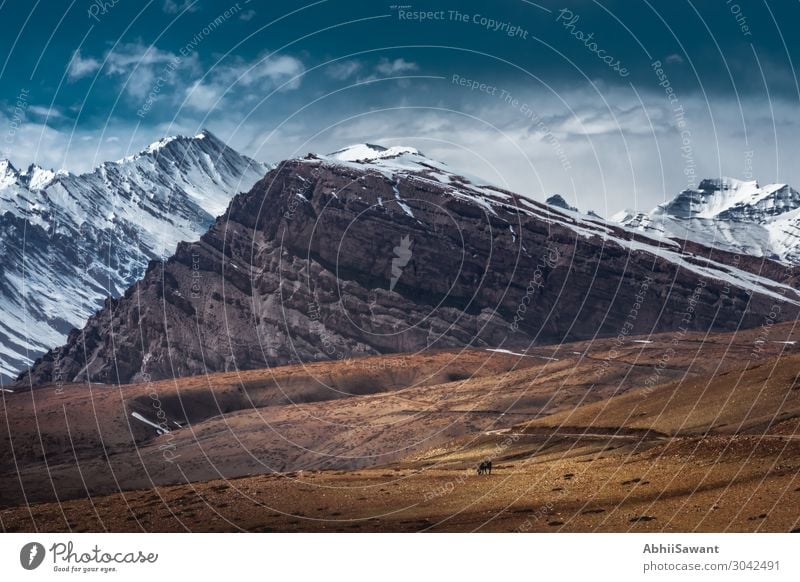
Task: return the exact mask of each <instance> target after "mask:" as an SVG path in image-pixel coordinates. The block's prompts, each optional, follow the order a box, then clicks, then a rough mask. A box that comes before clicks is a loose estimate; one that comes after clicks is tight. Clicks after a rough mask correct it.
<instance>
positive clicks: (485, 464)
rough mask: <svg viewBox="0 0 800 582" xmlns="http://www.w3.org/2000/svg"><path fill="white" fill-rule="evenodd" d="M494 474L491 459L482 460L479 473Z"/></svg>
mask: <svg viewBox="0 0 800 582" xmlns="http://www.w3.org/2000/svg"><path fill="white" fill-rule="evenodd" d="M491 474H492V462H491V461H481V462H480V464H479V465H478V475H491Z"/></svg>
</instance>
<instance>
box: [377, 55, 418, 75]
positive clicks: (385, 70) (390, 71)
mask: <svg viewBox="0 0 800 582" xmlns="http://www.w3.org/2000/svg"><path fill="white" fill-rule="evenodd" d="M418 69H419V66H417V63H412V62H410V61H407V60H405V59H403V58H399V59H395V60H393V61H390V60H389V59H381V61H380V63H378V66H376V67H375V70H376V71H378V72H379V73H380V74H382V75H387V76H388V75H398V74H400V73H407V72H410V71H416V70H418Z"/></svg>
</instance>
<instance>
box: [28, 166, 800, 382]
mask: <svg viewBox="0 0 800 582" xmlns="http://www.w3.org/2000/svg"><path fill="white" fill-rule="evenodd" d="M407 159H412V161H413V162H414V165H413V168H411V169H409V167H410V166H409V164H407V163H406V161H405V160H407ZM395 162H396V163H395ZM391 163H394V164H395V165H394V166H392V167H387V166H385V165H380V164H371V163H369V162H368V161H363V160H362V161H360V162H342V161H337V160H331V159H319V158H315V157H313V156H311V157H309V158H307V159H304V160H292V161H288V162H284V163H283V164H281V165H280V166H279V167H278V168H276V169H275V170H272V171H271V172H269V173H268V174H267V175H266V177H265V178H264V179H262V180H261V181H259V182H258V183H257V184H256V185H255V186H254V187H253V189H252V190H251V191H250V192H249V193H247V194H241V195H239V196H237V197H236V198H235V199H234V200H233V201H232V203H231V205H230V207H229V209H228V211H227V212H226V214H225V215H223V216H222V217H220V218H218V219H217V221H216V222H215V224H214V225H213V226H212V227H211V229H210V230H209V231H208V233H206V234H205V235H204V236H203V237H202V239H201V240H200V241H199V242H196V243H191V244H189V243H181V244H180V245H179V247H178V250H177V252H176V254H175V255H174V256H172V257H171V258H170V259H169V260H168V261H166V262H165V263H163V264H162V263H159V262H155V261H154V262H152V263H151V264H150V266H149V267H148V271H147V273H146V275H145V276H144V278H143V279H142V280H141V281H140V282H138V283H137V284H135V285H134V286H133V287H131V288H130V289H128V291H127V292H126V293H125V295H124V297H122V298H120V299H118V300H109V301H108V302H107V304H106V306H105V308H104V309H103V310H101V311H100V312H99V313H98V314H97V315H96V316H94V317H92V318H91V319H90V321H89V323H88V325H87V326H86V328H85V329H84V330H82V331H77V330H75V331H73V332H72V333H71V334H70V336H69V341H68V343H67V344H66V346H64V347H62V348H60V349H58V350H53V351H51V352H49V353H48V354H47V355H46V356H44V357H43V358H42V359H40V360H39V361H38V362H37V363H36V365H34V366H33V368H32V371H31V372H30V374H29V375H24V376H23V377H21V379H20V383H21V384H28V383H29V382H32V383H33V384H34V385H37V384H44V383H50V382H55V381H73V380H75V381H86V380H89V381H92V382H130V381H139V380H142V379H147V378H148V377H150V378H153V379H158V378H170V377H173V376H185V375H192V374H200V373H204V372H206V371H221V370H231V369H236V368H239V369H252V368H259V367H265V366H276V365H281V364H286V363H288V362H294V361H314V360H321V359H337V358H338V359H345V358H350V357H356V356H358V355H363V354H374V353H386V352H415V351H422V350H427V349H434V348H445V347H456V346H466V345H473V346H487V347H498V346H504V347H513V346H520V345H529V344H530V343H531V342H537V343H545V342H559V341H564V340H574V339H583V338H591V337H595V336H596V335H602V336H617V335H619V334H624V335H625V336H627V335H632V334H634V333H648V332H661V331H668V330H681V329H688V330H733V329H736V328H738V327H746V326H757V325H761V324H763V323H764V320H765V315H766V314H768V313H769V312H770V309H771V306H772V305H773V304H774V303H775V302H776V301H777V300H780V298H781V297H784V298H785V300H784V301H785V302H784V304H783V305H784V308H783V309H782V310H781V312H780V313H779V314H777V318H778V319H788V318H791V317H794V316H796V314H797V304H798V303H797V299H798V297H797V294H796V293H795V292H794V291H793V290H792V289H791V288H789V287H787V286H784V285H782V284H779V283H773V282H772V281H769V280H763V279H760V278H758V277H756V276H755V275H752V274H751V273H750V272H748V271H743V270H740V269H747V268H749V267H748V266H747V265H745V266H738V267H737V266H727V267H726V266H723V265H722V263H724V262H726V261H727V258H724V257H723V258H720V257H716V258H715V259H714V260H713V261H710V260H704V259H702V258H698V257H695V256H694V254H697V253H698V252H699V251H701V250H702V247H699V246H698V247H696V248H693V249H692V251H693V255H691V256H690V255H689V254H684V253H683V251H682V250H681V249H675V248H668V249H665V248H664V247H659V246H658V244H656V243H653V242H652V241H650V240H649V239H647V238H645V237H643V236H641V235H637V234H635V233H633V232H631V231H625V230H623V229H620V228H618V227H614V226H612V225H611V224H609V223H603V222H602V221H599V220H594V219H589V220H586V221H581V220H580V219H579V218H576V217H574V216H569V215H566V214H563V213H561V212H560V211H558V209H555V208H553V207H549V206H546V205H541V204H538V203H533V202H530V201H529V200H525V199H522V198H519V197H517V196H516V195H513V194H511V193H508V192H504V191H502V190H498V189H493V188H489V187H478V186H475V184H474V183H470V182H469V181H468V180H466V179H464V178H462V177H460V176H457V175H455V174H445V173H443V171H442V170H441V167H440V166H437V165H434V164H433V163H431V164H429V163H428V162H426V161H425V159H424V158H422V157H421V156H417V155H415V154H413V153H409V154H401V155H399V156H398V159H396V160H394V159H393V160H392V161H391ZM409 163H410V162H409ZM404 164H405V165H404ZM723 254H724V253H723ZM697 265H702V267H697ZM775 271H776V273H777V272H780V273H783V269H782V268H780V267H777V266H776V267H775ZM729 273H733V275H732V277H733V282H731V275H729ZM715 274H718V275H719V276H720V277H726V276H727V277H729V278H728V279H727V280H715V279H714V278H713V277H714V276H716V275H715ZM782 276H783V275H777V276H776V278H777V279H781V277H782ZM737 278H739V279H741V285H740V284H739V283H737V281H736V280H737ZM784 278H785V277H784ZM634 313H635V315H633V314H634Z"/></svg>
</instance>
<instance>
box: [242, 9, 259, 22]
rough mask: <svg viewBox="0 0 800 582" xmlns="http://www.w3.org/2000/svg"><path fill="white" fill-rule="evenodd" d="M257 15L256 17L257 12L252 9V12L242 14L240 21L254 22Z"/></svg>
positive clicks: (246, 11)
mask: <svg viewBox="0 0 800 582" xmlns="http://www.w3.org/2000/svg"><path fill="white" fill-rule="evenodd" d="M255 15H256V11H255V10H252V9H251V10H245V11H244V12H242V13H241V14H240V15H239V20H244V21H245V22H248V21H250V20H253V18H254V17H255Z"/></svg>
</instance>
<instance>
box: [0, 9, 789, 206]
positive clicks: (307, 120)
mask: <svg viewBox="0 0 800 582" xmlns="http://www.w3.org/2000/svg"><path fill="white" fill-rule="evenodd" d="M456 11H457V12H458V14H456ZM423 16H424V17H425V19H424V20H422V17H423ZM0 17H2V19H3V23H4V29H5V30H6V31H11V34H8V33H7V34H5V35H4V36H3V37H2V38H0V44H2V48H3V50H2V51H0V56H5V57H7V58H6V59H5V62H4V63H3V66H2V69H1V70H0V85H1V86H2V95H3V100H4V111H3V114H4V118H3V119H1V120H0V121H2V125H3V127H4V134H5V136H6V138H5V139H4V140H3V142H2V143H0V147H2V149H3V152H2V154H3V155H5V156H8V157H10V158H11V159H12V161H14V163H16V164H18V165H25V164H27V163H28V162H30V161H37V162H38V163H40V164H42V165H47V166H53V167H64V168H66V169H71V170H85V169H88V168H90V167H91V166H93V165H95V164H97V163H100V162H102V161H104V160H108V159H116V158H118V157H121V156H122V155H126V154H128V153H131V152H133V151H137V150H139V149H141V147H143V146H145V145H147V144H148V143H150V142H152V141H155V140H156V139H158V138H159V137H162V136H163V135H166V134H174V133H192V132H196V131H197V130H199V129H200V128H202V127H208V128H209V129H211V130H212V131H215V132H216V133H217V134H218V135H220V137H222V138H223V139H226V140H228V141H229V142H230V143H231V144H232V145H233V146H234V147H236V148H237V149H240V150H242V151H244V152H245V153H248V154H250V155H253V156H254V157H257V158H259V159H263V160H268V161H277V160H279V159H281V158H284V157H289V156H292V155H296V154H298V153H305V152H306V151H329V150H332V149H336V148H338V147H341V146H343V145H347V144H348V143H351V142H357V141H366V140H369V141H378V142H380V143H385V144H396V143H401V142H402V143H404V144H408V145H415V146H417V147H419V148H420V149H422V150H423V151H424V152H426V153H427V154H428V155H433V156H435V157H438V158H440V159H443V160H444V161H447V162H448V163H450V164H451V165H453V166H455V167H464V166H466V169H469V170H471V171H472V172H473V173H481V174H483V175H484V176H486V177H487V178H489V179H491V180H493V181H495V182H500V183H506V184H508V185H509V186H511V187H513V188H515V189H517V190H522V191H524V192H525V193H528V194H530V195H531V196H533V197H536V198H540V197H542V196H544V195H547V194H549V193H551V192H554V191H559V192H561V193H563V194H564V195H565V197H566V198H567V199H568V200H570V201H571V202H573V203H577V204H579V205H580V206H581V207H582V208H584V209H587V208H595V209H596V210H598V211H600V212H601V213H610V212H613V211H616V210H619V209H620V208H622V207H623V206H638V207H640V208H649V207H650V206H652V205H654V204H655V203H657V202H659V201H661V200H663V199H664V198H671V197H672V196H673V195H674V194H675V193H676V192H677V191H678V190H680V189H681V188H684V187H686V186H687V185H689V184H690V183H692V182H693V181H695V182H696V180H697V179H699V178H701V177H703V176H706V175H708V176H715V175H720V174H725V175H732V176H734V177H740V178H748V177H751V176H749V175H748V174H751V175H752V178H754V179H755V178H758V179H760V180H761V181H762V182H773V181H785V182H791V183H794V185H795V186H798V187H800V171H798V170H796V169H795V168H794V167H793V166H794V163H793V159H794V157H795V151H796V147H797V145H798V143H797V138H796V134H797V131H796V128H795V125H796V124H797V121H796V119H797V117H798V116H797V115H796V113H797V106H798V102H799V100H800V92H799V91H798V83H797V78H796V74H795V71H794V62H795V61H797V62H798V63H800V51H799V50H798V38H797V34H796V33H795V31H794V28H796V23H798V22H800V3H798V2H788V1H786V2H770V3H767V2H763V1H762V2H759V1H755V0H752V1H736V2H734V1H730V2H726V1H725V0H719V1H703V2H685V1H683V0H675V1H670V2H655V1H653V0H647V1H628V2H623V1H613V2H609V1H605V2H593V1H588V0H581V1H572V2H548V1H542V2H526V1H524V0H507V1H503V2H495V3H486V2H449V3H448V2H421V3H415V4H413V5H412V4H409V5H397V4H394V3H392V2H380V1H378V2H343V1H337V0H329V1H322V2H315V3H314V2H312V3H304V2H272V1H258V0H251V1H249V2H247V1H245V0H241V1H240V2H238V3H236V2H230V1H229V0H222V1H218V0H197V1H195V2H191V1H188V2H187V1H185V0H153V1H151V2H137V1H133V0H117V2H116V3H115V2H113V0H106V1H105V2H104V1H103V0H96V1H89V0H75V1H69V0H47V1H45V0H40V1H38V2H37V1H31V0H26V1H22V0H10V1H9V0H6V1H4V2H2V3H1V4H0ZM17 32H19V36H18V37H17V36H16V33H17ZM655 61H660V62H661V64H662V66H661V67H658V66H657V65H654V62H655ZM470 87H474V88H472V89H471V88H470ZM23 118H24V120H23ZM12 134H13V135H12ZM476 170H477V171H476Z"/></svg>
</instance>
